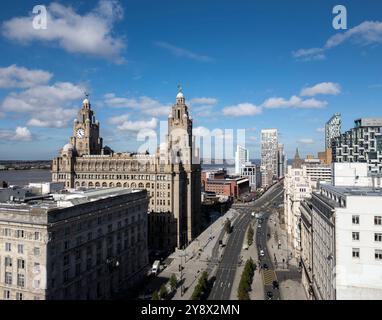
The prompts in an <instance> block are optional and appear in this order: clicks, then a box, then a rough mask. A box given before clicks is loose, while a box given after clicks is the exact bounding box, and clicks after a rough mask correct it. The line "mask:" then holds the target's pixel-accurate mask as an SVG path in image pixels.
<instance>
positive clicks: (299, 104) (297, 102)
mask: <svg viewBox="0 0 382 320" xmlns="http://www.w3.org/2000/svg"><path fill="white" fill-rule="evenodd" d="M327 104H328V103H327V102H326V101H321V100H316V99H313V98H312V99H306V100H303V99H301V98H300V97H297V96H292V97H291V98H289V100H286V99H284V98H280V97H274V98H269V99H267V100H266V101H265V102H264V103H263V104H262V106H263V107H265V108H268V109H277V108H300V109H319V108H324V107H325V106H326V105H327Z"/></svg>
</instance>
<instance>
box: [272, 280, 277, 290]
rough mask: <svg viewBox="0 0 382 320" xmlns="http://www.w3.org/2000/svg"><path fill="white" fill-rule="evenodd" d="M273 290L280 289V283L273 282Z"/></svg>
mask: <svg viewBox="0 0 382 320" xmlns="http://www.w3.org/2000/svg"><path fill="white" fill-rule="evenodd" d="M272 286H273V289H278V288H279V282H278V281H276V280H275V281H273V282H272Z"/></svg>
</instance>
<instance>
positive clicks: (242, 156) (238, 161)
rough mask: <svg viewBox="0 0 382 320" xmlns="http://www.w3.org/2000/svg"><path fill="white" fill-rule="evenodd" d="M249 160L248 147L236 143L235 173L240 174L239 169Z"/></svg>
mask: <svg viewBox="0 0 382 320" xmlns="http://www.w3.org/2000/svg"><path fill="white" fill-rule="evenodd" d="M248 162H249V152H248V149H246V148H244V147H242V146H239V145H237V147H236V153H235V174H240V169H241V167H243V166H244V165H245V164H246V163H248Z"/></svg>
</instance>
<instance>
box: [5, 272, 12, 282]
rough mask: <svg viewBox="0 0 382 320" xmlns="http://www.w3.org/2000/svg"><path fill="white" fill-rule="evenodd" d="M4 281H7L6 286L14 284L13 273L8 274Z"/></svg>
mask: <svg viewBox="0 0 382 320" xmlns="http://www.w3.org/2000/svg"><path fill="white" fill-rule="evenodd" d="M4 280H5V284H12V273H11V272H6V273H5V279H4Z"/></svg>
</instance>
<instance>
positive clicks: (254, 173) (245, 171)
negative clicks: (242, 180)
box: [240, 162, 261, 191]
mask: <svg viewBox="0 0 382 320" xmlns="http://www.w3.org/2000/svg"><path fill="white" fill-rule="evenodd" d="M240 177H246V178H248V180H249V186H250V187H251V191H256V189H257V187H258V186H259V185H260V179H261V176H260V167H259V166H256V165H255V164H252V163H251V162H247V163H246V164H245V165H244V166H242V167H241V168H240Z"/></svg>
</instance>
